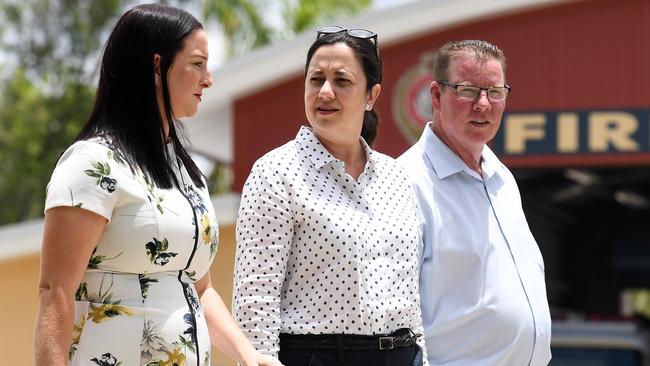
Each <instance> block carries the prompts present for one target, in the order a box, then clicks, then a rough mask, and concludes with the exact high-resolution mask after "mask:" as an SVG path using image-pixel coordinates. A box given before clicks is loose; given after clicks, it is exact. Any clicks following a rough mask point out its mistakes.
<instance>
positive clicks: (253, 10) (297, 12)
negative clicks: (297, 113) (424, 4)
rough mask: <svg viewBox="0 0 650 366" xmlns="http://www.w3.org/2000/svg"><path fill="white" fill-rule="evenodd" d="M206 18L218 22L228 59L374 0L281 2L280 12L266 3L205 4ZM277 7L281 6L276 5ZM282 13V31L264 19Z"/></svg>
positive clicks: (229, 0) (226, 0) (217, 0)
mask: <svg viewBox="0 0 650 366" xmlns="http://www.w3.org/2000/svg"><path fill="white" fill-rule="evenodd" d="M204 1H205V2H204V7H203V9H204V16H205V18H206V19H209V18H215V19H217V21H218V23H219V24H220V26H221V27H222V29H223V32H224V35H225V38H226V51H227V52H226V54H227V56H228V57H233V56H237V55H240V54H242V53H245V52H248V51H250V50H251V49H253V48H257V47H261V46H264V45H266V44H269V43H271V42H272V41H276V40H281V39H286V38H289V37H292V36H294V35H295V34H297V33H300V32H302V31H304V30H306V29H308V28H309V27H312V26H315V25H317V24H323V23H327V22H332V21H334V20H335V19H338V18H341V17H344V16H349V15H352V14H355V13H357V12H359V11H361V10H363V9H365V8H367V7H368V6H369V5H370V4H371V2H372V1H371V0H328V1H323V0H282V2H281V3H279V5H280V7H279V8H273V6H274V3H273V2H269V1H266V0H204ZM275 5H278V3H275ZM278 10H279V11H281V14H282V19H281V20H282V22H283V24H281V25H280V26H279V27H277V26H276V27H273V26H272V25H271V24H269V23H268V20H269V19H268V17H263V16H262V15H263V14H267V13H269V12H272V11H278Z"/></svg>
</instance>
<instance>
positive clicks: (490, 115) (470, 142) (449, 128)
mask: <svg viewBox="0 0 650 366" xmlns="http://www.w3.org/2000/svg"><path fill="white" fill-rule="evenodd" d="M448 75H449V80H446V81H447V82H448V83H450V84H463V85H473V86H478V87H481V88H488V87H495V86H498V87H502V86H504V83H505V77H504V75H503V68H502V66H501V63H500V62H499V61H498V60H496V59H494V58H488V59H486V60H479V59H477V58H476V57H475V56H474V55H472V54H469V53H468V54H460V55H456V56H453V57H452V59H451V62H450V65H449V73H448ZM431 93H432V99H433V100H432V102H433V107H434V114H435V118H436V120H435V124H436V125H437V126H435V128H434V129H435V130H436V132H437V133H438V135H441V136H440V138H441V139H442V140H443V142H445V144H447V145H448V146H449V147H450V148H451V149H452V150H454V151H455V152H456V153H457V154H460V155H464V154H466V153H470V154H475V153H480V151H482V149H483V146H484V145H485V143H487V142H488V141H490V140H492V138H493V137H494V135H496V133H497V130H498V129H499V125H500V124H501V117H502V116H503V110H504V109H505V105H506V103H505V100H503V101H491V100H489V99H488V97H487V94H486V93H485V92H484V91H481V93H480V95H479V97H478V98H477V99H476V100H474V101H467V100H462V99H460V98H459V97H458V95H457V94H456V91H455V90H454V88H453V87H450V86H444V85H440V84H439V83H437V82H433V83H432V85H431Z"/></svg>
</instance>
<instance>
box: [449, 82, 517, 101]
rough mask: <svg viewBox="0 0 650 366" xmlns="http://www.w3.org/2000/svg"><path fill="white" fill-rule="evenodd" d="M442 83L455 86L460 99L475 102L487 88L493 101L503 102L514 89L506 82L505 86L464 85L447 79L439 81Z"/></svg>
mask: <svg viewBox="0 0 650 366" xmlns="http://www.w3.org/2000/svg"><path fill="white" fill-rule="evenodd" d="M438 83H440V84H442V85H446V86H448V87H451V88H454V89H455V90H456V95H457V96H458V99H461V100H464V101H467V102H474V101H476V100H477V99H478V98H479V96H480V95H481V92H482V91H483V90H485V94H486V95H487V97H488V100H489V101H491V102H502V101H504V100H506V98H507V97H508V94H510V90H511V89H512V88H511V87H510V85H508V84H504V86H491V87H489V88H480V87H478V86H474V85H464V84H452V83H449V82H447V81H438Z"/></svg>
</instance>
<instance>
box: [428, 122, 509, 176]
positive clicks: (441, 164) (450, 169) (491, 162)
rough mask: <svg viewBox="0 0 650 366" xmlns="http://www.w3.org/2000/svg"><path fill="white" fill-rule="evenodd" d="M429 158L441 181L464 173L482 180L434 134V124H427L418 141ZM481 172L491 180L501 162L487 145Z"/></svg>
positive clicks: (484, 148) (484, 147) (482, 154)
mask: <svg viewBox="0 0 650 366" xmlns="http://www.w3.org/2000/svg"><path fill="white" fill-rule="evenodd" d="M418 144H420V146H421V147H422V149H423V150H424V152H425V154H426V155H427V158H428V159H429V161H431V164H432V165H433V170H434V171H435V173H436V175H437V176H438V178H440V179H445V178H447V177H449V176H450V175H453V174H456V173H458V172H461V171H464V172H465V173H467V174H468V175H470V176H473V177H475V178H479V179H480V178H481V177H480V176H479V175H478V173H476V172H475V171H473V170H472V169H470V168H469V167H468V166H467V164H465V162H464V161H463V159H461V158H460V156H458V155H457V154H456V153H455V152H453V151H452V150H451V149H450V148H449V147H448V146H447V145H445V143H444V142H442V140H440V138H439V137H438V136H437V135H436V134H435V133H434V132H433V128H432V122H429V123H427V125H426V126H425V128H424V132H423V133H422V136H421V137H420V140H419V141H418ZM481 158H482V159H481V160H482V161H481V170H482V171H483V179H486V180H487V179H490V178H492V176H493V175H494V174H495V173H496V171H497V164H499V160H498V158H497V157H496V155H494V153H493V152H492V150H490V148H489V147H488V146H487V145H485V146H483V151H482V152H481Z"/></svg>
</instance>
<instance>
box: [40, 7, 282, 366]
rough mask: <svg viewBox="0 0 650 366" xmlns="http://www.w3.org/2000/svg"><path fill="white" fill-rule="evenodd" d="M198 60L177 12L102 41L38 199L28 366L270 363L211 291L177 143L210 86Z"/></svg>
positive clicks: (196, 181)
mask: <svg viewBox="0 0 650 366" xmlns="http://www.w3.org/2000/svg"><path fill="white" fill-rule="evenodd" d="M207 60H208V40H207V36H206V33H205V31H204V30H203V26H202V25H201V23H200V22H199V21H198V20H196V19H195V18H194V17H193V16H192V15H191V14H189V13H188V12H186V11H183V10H180V9H177V8H173V7H169V6H164V5H157V4H150V5H140V6H136V7H134V8H132V9H131V10H129V11H127V12H126V13H125V14H124V15H123V16H122V17H121V18H120V20H119V21H118V23H117V25H116V26H115V29H114V30H113V32H112V33H111V35H110V37H109V39H108V42H107V44H106V48H105V50H104V55H103V58H102V65H101V72H100V79H99V86H98V88H97V97H96V100H95V105H94V107H93V110H92V112H91V115H90V118H89V119H88V122H87V124H86V126H85V127H84V128H83V130H82V131H81V133H80V134H79V137H78V138H77V141H76V142H75V143H74V144H73V145H72V146H70V148H68V150H67V151H65V152H64V153H63V155H62V156H61V158H60V159H59V161H58V163H57V166H56V168H55V169H54V172H53V173H52V178H51V180H50V183H49V184H48V188H47V198H46V204H45V229H44V230H45V231H44V235H43V248H42V256H41V278H40V284H39V312H38V316H37V321H36V334H35V336H36V342H35V348H36V363H37V365H48V366H51V365H65V364H68V365H102V366H104V365H111V366H114V365H123V366H130V365H159V366H161V365H209V364H210V349H211V343H212V344H213V345H215V346H216V347H217V348H219V349H220V350H222V351H223V352H224V353H226V354H227V355H229V356H230V357H232V358H234V359H236V360H237V361H239V362H240V363H241V364H243V365H279V362H277V361H276V360H274V359H272V358H271V357H269V356H263V355H262V354H260V353H258V352H257V351H256V350H255V349H254V348H253V346H252V345H251V344H250V343H249V342H248V340H247V339H246V337H245V336H244V335H243V334H242V333H241V331H240V330H239V329H238V328H237V325H236V323H235V322H234V321H233V319H232V318H231V317H230V315H229V313H228V310H227V309H226V307H225V306H224V304H223V301H222V300H221V298H220V297H219V295H218V294H217V293H216V291H215V290H214V289H213V288H212V285H211V282H210V275H209V271H208V269H209V267H210V263H211V262H212V260H213V258H214V256H215V253H216V249H217V242H218V236H217V235H218V233H217V230H218V229H217V221H216V218H215V215H214V209H213V207H212V204H211V201H210V197H209V194H208V191H207V189H206V184H205V180H204V178H203V176H202V174H201V172H200V171H199V169H198V168H197V166H196V164H195V163H194V162H193V161H192V159H191V157H190V156H189V154H188V153H187V151H186V150H185V148H184V147H183V144H182V143H181V141H180V139H179V134H178V132H177V128H178V127H179V126H180V121H179V119H180V118H183V117H189V116H192V115H194V114H195V113H196V110H197V107H198V104H199V102H200V101H201V95H202V91H203V89H205V88H209V87H210V86H211V85H212V76H211V75H210V72H209V71H208V68H207ZM210 341H212V342H210Z"/></svg>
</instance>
